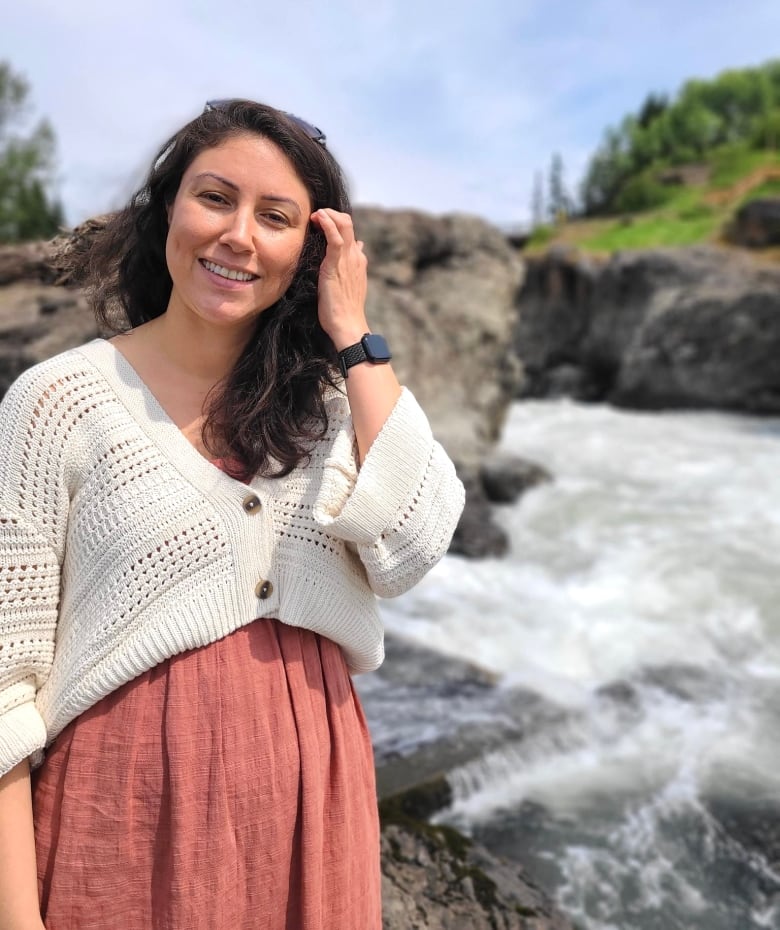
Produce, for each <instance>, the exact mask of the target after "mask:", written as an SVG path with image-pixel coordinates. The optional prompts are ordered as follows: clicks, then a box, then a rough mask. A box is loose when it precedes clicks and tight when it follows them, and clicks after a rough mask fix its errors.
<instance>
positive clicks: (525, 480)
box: [480, 455, 552, 504]
mask: <svg viewBox="0 0 780 930" xmlns="http://www.w3.org/2000/svg"><path fill="white" fill-rule="evenodd" d="M480 478H481V480H482V487H483V488H484V490H485V496H486V497H487V499H488V500H489V501H490V502H491V503H494V504H511V503H514V501H516V500H517V499H518V498H519V497H520V495H521V494H523V492H524V491H527V490H529V488H533V487H536V486H537V485H538V484H543V483H545V482H548V481H552V475H551V474H550V472H549V471H547V469H546V468H543V467H542V466H541V465H537V464H536V463H534V462H529V461H527V460H526V459H522V458H520V457H519V456H517V455H500V456H497V457H495V458H491V459H488V460H487V461H485V462H484V463H483V464H482V468H481V469H480Z"/></svg>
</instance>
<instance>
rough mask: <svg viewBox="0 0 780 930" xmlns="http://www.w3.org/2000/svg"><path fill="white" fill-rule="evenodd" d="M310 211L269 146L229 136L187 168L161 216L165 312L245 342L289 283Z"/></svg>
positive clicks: (286, 165)
mask: <svg viewBox="0 0 780 930" xmlns="http://www.w3.org/2000/svg"><path fill="white" fill-rule="evenodd" d="M311 212H312V207H311V202H310V200H309V194H308V192H307V190H306V187H305V185H304V184H303V181H301V179H300V178H299V177H298V175H297V174H296V172H295V169H294V168H293V166H292V163H291V162H290V161H289V159H288V158H287V156H286V155H284V153H283V152H282V151H281V149H279V148H278V147H277V146H276V145H275V144H274V143H273V142H270V141H269V140H268V139H265V138H263V137H262V136H257V135H252V134H245V135H240V136H234V137H231V138H229V139H227V140H226V141H224V142H222V143H221V144H220V145H217V146H215V147H214V148H208V149H204V150H203V151H202V152H200V153H199V154H198V155H197V156H196V157H195V159H194V160H193V161H192V163H191V164H190V166H189V168H187V171H186V172H185V173H184V176H183V177H182V179H181V184H180V185H179V190H178V192H177V194H176V198H175V200H174V201H173V204H172V205H171V207H170V208H169V210H168V238H167V240H166V246H165V256H166V261H167V263H168V270H169V271H170V274H171V278H172V280H173V289H172V291H171V298H170V301H169V304H168V312H169V313H171V312H173V313H178V314H188V315H189V319H190V320H191V321H192V322H193V323H198V324H202V323H205V324H208V325H209V326H212V327H213V326H219V327H229V328H232V329H233V330H234V331H235V332H237V333H239V334H243V333H244V331H246V337H247V338H248V336H249V334H250V332H251V331H252V328H253V325H254V321H255V320H256V318H257V316H258V315H259V314H260V313H262V312H263V310H266V309H267V308H268V307H270V306H271V305H272V304H274V303H275V302H276V301H277V300H278V299H279V298H280V297H281V296H282V294H284V292H285V291H286V290H287V288H288V287H289V285H290V282H291V281H292V277H293V274H294V272H295V269H296V267H297V264H298V258H299V256H300V254H301V249H302V247H303V241H304V238H305V235H306V230H307V227H308V224H309V218H310V216H311Z"/></svg>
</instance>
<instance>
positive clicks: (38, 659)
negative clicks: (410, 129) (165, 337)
mask: <svg viewBox="0 0 780 930" xmlns="http://www.w3.org/2000/svg"><path fill="white" fill-rule="evenodd" d="M44 385H45V381H44ZM58 393H60V394H61V393H62V392H61V391H59V390H58V386H57V385H56V384H50V385H46V386H42V385H41V382H40V372H36V371H33V370H31V371H28V372H26V373H25V374H24V375H22V376H21V378H19V379H18V380H17V381H16V382H15V383H14V384H13V385H12V386H11V388H10V389H9V391H8V392H7V394H6V395H5V397H4V398H3V400H2V403H0V436H2V437H3V447H4V448H3V455H2V457H0V774H3V773H5V772H7V771H9V770H10V769H11V768H13V766H14V765H16V764H17V763H18V762H20V761H22V759H24V758H26V757H27V756H31V755H32V756H35V754H36V753H39V752H40V750H42V749H43V747H44V745H45V743H46V728H45V725H44V722H43V719H42V717H41V715H40V714H39V713H38V711H37V709H36V707H35V703H34V702H35V695H36V693H37V691H38V689H39V688H40V687H41V686H42V685H43V683H44V682H45V680H46V678H47V676H48V673H49V670H50V668H51V663H52V659H53V655H54V635H55V629H56V623H57V609H58V603H59V594H60V565H61V561H62V550H63V546H64V535H65V524H66V523H67V515H68V493H67V489H66V487H65V486H64V481H63V479H62V467H61V463H62V459H63V448H62V436H61V435H60V436H59V437H57V436H56V430H55V423H56V421H57V420H59V422H60V423H61V422H62V414H63V410H62V409H60V410H59V411H57V407H58V406H60V408H61V405H58V403H57V400H58V398H57V396H56V395H57V394H58ZM58 438H59V442H58Z"/></svg>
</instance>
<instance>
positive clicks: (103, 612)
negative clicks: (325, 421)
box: [0, 339, 464, 774]
mask: <svg viewBox="0 0 780 930" xmlns="http://www.w3.org/2000/svg"><path fill="white" fill-rule="evenodd" d="M326 399H327V408H328V418H329V426H328V430H327V433H326V434H325V436H324V438H323V439H322V440H321V441H320V442H319V443H318V444H317V445H316V447H315V448H314V450H313V453H312V455H311V458H310V461H309V462H308V464H306V465H304V466H301V467H299V468H297V469H296V470H295V471H293V472H292V473H291V474H289V475H288V476H287V477H285V478H277V479H266V478H255V479H253V480H252V481H251V482H249V483H243V482H241V481H237V480H235V479H233V478H231V477H229V476H228V475H227V474H225V473H224V472H223V471H221V470H220V469H218V468H217V467H216V466H215V465H213V464H212V463H210V462H209V461H207V460H206V459H205V458H203V456H201V455H200V454H199V453H198V452H197V451H196V449H195V448H194V447H193V446H192V445H191V444H190V443H189V441H188V440H187V439H186V438H185V437H184V436H183V434H182V433H181V432H180V431H179V429H178V428H177V426H176V425H175V424H174V423H173V421H172V420H170V419H169V417H168V416H167V415H166V414H165V412H164V411H163V410H162V408H161V407H160V406H159V404H158V403H157V401H156V400H155V398H154V396H153V395H152V394H151V392H150V391H149V390H148V389H147V388H146V386H145V385H144V383H143V382H142V381H141V380H140V378H139V377H138V375H137V374H136V372H135V370H134V369H133V368H132V367H131V365H130V364H129V363H128V362H127V361H126V360H125V358H124V357H123V356H122V354H121V353H120V352H119V351H118V350H117V349H116V348H114V346H113V345H112V344H111V343H109V342H107V341H105V340H102V339H96V340H94V341H93V342H91V343H88V344H87V345H85V346H82V347H80V348H78V349H73V350H70V351H68V352H64V353H62V354H61V355H58V356H56V357H55V358H52V359H50V360H49V361H46V362H43V363H41V364H39V365H36V366H35V367H34V368H31V369H29V370H28V371H26V372H25V373H24V374H23V375H22V376H21V377H20V378H19V379H17V381H16V382H15V383H14V384H13V385H12V386H11V388H10V389H9V391H8V393H7V394H6V396H5V397H4V399H3V401H2V404H0V436H1V437H2V445H3V449H2V454H1V455H0V774H2V773H3V772H6V771H8V770H9V769H10V768H12V767H13V766H14V765H15V764H16V763H17V762H19V761H21V760H22V759H24V758H25V757H27V756H32V757H33V761H34V762H37V761H40V759H41V758H42V756H41V750H42V749H43V748H44V747H45V746H46V745H47V744H48V743H49V742H51V741H52V740H53V739H54V738H55V737H56V736H57V734H58V733H59V732H60V731H61V730H62V729H63V727H65V726H66V725H67V724H68V723H69V722H70V721H71V720H73V719H74V718H75V717H76V716H77V715H78V714H80V713H82V712H83V711H84V710H86V709H87V708H88V707H90V706H92V705H93V704H95V703H96V702H97V701H99V700H100V699H101V698H103V697H104V696H105V695H107V694H109V693H111V692H112V691H114V690H115V689H116V688H119V687H120V686H121V685H122V684H124V683H125V682H127V681H129V680H131V679H132V678H134V677H135V676H137V675H139V674H141V673H143V672H144V671H146V670H147V669H149V668H151V667H153V666H154V665H156V664H157V663H159V662H161V661H163V660H164V659H166V658H168V657H170V656H172V655H175V654H176V653H179V652H182V651H184V650H186V649H192V648H194V647H198V646H203V645H205V644H207V643H210V642H213V641H215V640H218V639H220V638H221V637H223V636H225V635H226V634H228V633H230V632H231V631H233V630H235V629H237V628H238V627H241V626H243V625H245V624H247V623H250V622H251V621H252V620H254V619H255V618H257V617H276V618H278V619H280V620H282V621H283V622H285V623H288V624H292V625H294V626H299V627H303V628H305V629H309V630H314V631H316V632H317V633H321V634H323V635H324V636H327V637H329V638H330V639H332V640H334V641H335V642H337V643H338V644H339V645H340V646H341V647H342V649H343V651H344V654H345V657H346V659H347V663H348V665H349V667H350V669H351V670H352V671H354V672H363V671H369V670H371V669H374V668H376V667H377V666H378V665H379V664H380V663H381V661H382V659H383V655H384V651H383V634H382V627H381V623H380V620H379V613H378V609H377V604H376V598H375V594H377V595H380V596H382V597H392V596H395V595H398V594H401V593H402V592H404V591H406V590H407V589H409V588H410V587H411V586H412V585H414V584H415V583H416V582H417V581H418V580H419V579H420V578H421V577H422V576H423V575H424V574H425V573H426V572H427V571H428V569H430V568H431V566H433V565H434V564H435V563H436V562H437V561H438V560H439V559H440V558H441V556H442V555H443V554H444V552H445V551H446V549H447V546H448V545H449V541H450V538H451V536H452V533H453V530H454V527H455V524H456V521H457V519H458V516H459V515H460V512H461V510H462V507H463V500H464V494H463V487H462V485H461V484H460V482H459V481H458V479H457V477H456V475H455V470H454V467H453V465H452V463H451V462H450V460H449V459H448V457H447V455H446V453H445V452H444V450H443V449H442V448H441V446H440V445H438V443H436V442H435V441H434V439H433V437H432V435H431V430H430V427H429V424H428V421H427V419H426V417H425V415H424V413H423V412H422V410H421V409H420V407H419V406H418V404H417V402H416V401H415V400H414V398H413V396H412V394H411V393H410V392H409V391H408V390H406V389H404V391H403V392H402V395H401V397H400V399H399V400H398V402H397V404H396V406H395V408H394V409H393V411H392V413H391V415H390V417H389V419H388V420H387V422H386V424H385V425H384V427H383V429H382V431H381V433H380V434H379V436H378V437H377V438H376V440H375V441H374V443H373V445H372V446H371V449H370V450H369V452H368V454H367V455H366V457H365V461H364V462H363V464H362V466H361V467H360V468H359V469H358V465H357V461H356V454H355V448H356V447H355V439H354V433H353V430H352V424H351V420H350V416H349V407H348V404H347V401H346V398H345V396H344V395H343V394H342V393H341V392H338V391H335V390H332V389H331V390H329V392H328V394H327V398H326Z"/></svg>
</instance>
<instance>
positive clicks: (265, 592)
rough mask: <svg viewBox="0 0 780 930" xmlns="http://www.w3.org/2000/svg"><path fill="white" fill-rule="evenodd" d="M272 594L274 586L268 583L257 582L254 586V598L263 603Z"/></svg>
mask: <svg viewBox="0 0 780 930" xmlns="http://www.w3.org/2000/svg"><path fill="white" fill-rule="evenodd" d="M273 593H274V586H273V585H272V584H271V582H270V581H258V582H257V584H256V585H255V596H256V597H259V598H260V600H261V601H264V600H265V599H266V598H268V597H270V596H271V595H272V594H273Z"/></svg>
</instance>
